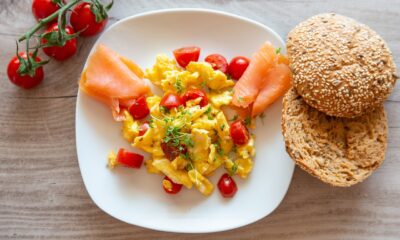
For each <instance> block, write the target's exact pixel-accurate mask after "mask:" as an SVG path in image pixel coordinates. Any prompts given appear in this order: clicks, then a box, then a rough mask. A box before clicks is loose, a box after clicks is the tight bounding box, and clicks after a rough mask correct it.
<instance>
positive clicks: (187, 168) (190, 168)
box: [186, 162, 194, 171]
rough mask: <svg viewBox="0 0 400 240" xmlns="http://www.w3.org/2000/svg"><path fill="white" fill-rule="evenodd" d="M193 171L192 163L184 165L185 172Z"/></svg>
mask: <svg viewBox="0 0 400 240" xmlns="http://www.w3.org/2000/svg"><path fill="white" fill-rule="evenodd" d="M193 169H194V165H193V163H192V162H190V163H189V164H188V165H186V171H190V170H193Z"/></svg>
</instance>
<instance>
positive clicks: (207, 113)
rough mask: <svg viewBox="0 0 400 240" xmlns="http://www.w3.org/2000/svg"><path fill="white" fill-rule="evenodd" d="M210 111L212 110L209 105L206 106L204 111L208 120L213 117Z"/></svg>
mask: <svg viewBox="0 0 400 240" xmlns="http://www.w3.org/2000/svg"><path fill="white" fill-rule="evenodd" d="M211 111H212V109H211V106H208V108H207V110H206V111H205V112H204V113H205V114H206V115H207V116H208V120H212V119H213V117H212V115H211Z"/></svg>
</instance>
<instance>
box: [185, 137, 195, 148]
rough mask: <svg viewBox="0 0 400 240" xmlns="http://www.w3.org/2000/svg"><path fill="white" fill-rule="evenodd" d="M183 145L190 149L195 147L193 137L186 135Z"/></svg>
mask: <svg viewBox="0 0 400 240" xmlns="http://www.w3.org/2000/svg"><path fill="white" fill-rule="evenodd" d="M183 143H184V144H185V145H186V146H188V147H190V148H192V147H194V141H193V139H192V136H191V135H190V134H185V135H184V137H183Z"/></svg>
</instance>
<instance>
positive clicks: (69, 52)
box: [42, 23, 77, 61]
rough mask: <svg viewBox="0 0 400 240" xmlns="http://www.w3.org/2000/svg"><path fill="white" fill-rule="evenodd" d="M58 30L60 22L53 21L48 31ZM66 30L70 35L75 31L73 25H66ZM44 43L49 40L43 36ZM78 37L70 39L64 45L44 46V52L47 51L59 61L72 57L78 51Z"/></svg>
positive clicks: (48, 54)
mask: <svg viewBox="0 0 400 240" xmlns="http://www.w3.org/2000/svg"><path fill="white" fill-rule="evenodd" d="M57 31H58V24H57V23H53V24H52V25H50V26H49V27H48V28H47V30H46V32H57ZM65 32H66V33H67V34H68V35H71V34H74V33H75V31H74V29H73V28H72V27H71V26H66V27H65ZM42 43H43V44H45V43H47V40H46V39H44V38H42ZM76 50H77V47H76V38H73V39H70V40H68V41H67V42H66V43H65V45H64V46H60V47H58V46H56V47H45V48H43V52H44V53H46V55H47V56H49V57H52V58H54V59H55V60H57V61H64V60H66V59H67V58H70V57H72V56H73V55H74V54H75V53H76Z"/></svg>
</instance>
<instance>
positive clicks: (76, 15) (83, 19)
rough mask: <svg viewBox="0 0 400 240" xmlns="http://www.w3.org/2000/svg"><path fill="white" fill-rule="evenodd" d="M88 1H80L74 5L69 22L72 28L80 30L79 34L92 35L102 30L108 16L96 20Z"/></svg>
mask: <svg viewBox="0 0 400 240" xmlns="http://www.w3.org/2000/svg"><path fill="white" fill-rule="evenodd" d="M90 8H91V5H90V3H86V2H83V3H80V4H78V5H76V6H75V7H74V9H73V10H72V13H71V18H70V23H71V25H72V26H73V27H74V29H75V30H76V31H77V32H79V31H82V30H83V31H82V32H81V34H80V35H81V36H84V37H87V36H93V35H96V34H98V33H99V32H101V31H103V29H104V27H105V26H106V24H107V21H108V17H106V18H104V19H101V20H100V21H99V22H97V21H96V15H95V14H94V13H93V12H92V10H91V9H90Z"/></svg>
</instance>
